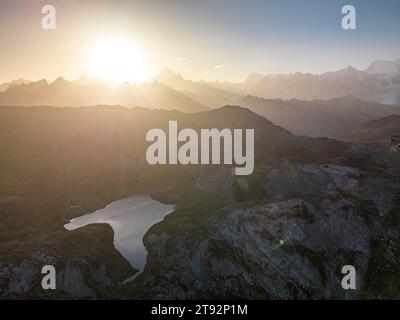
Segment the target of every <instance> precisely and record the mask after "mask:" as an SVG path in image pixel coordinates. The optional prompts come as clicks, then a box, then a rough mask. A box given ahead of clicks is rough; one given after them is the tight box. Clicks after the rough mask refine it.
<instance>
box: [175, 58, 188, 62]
mask: <svg viewBox="0 0 400 320" xmlns="http://www.w3.org/2000/svg"><path fill="white" fill-rule="evenodd" d="M176 60H178V61H179V62H187V59H186V58H182V57H178V58H176Z"/></svg>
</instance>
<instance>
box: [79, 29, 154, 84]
mask: <svg viewBox="0 0 400 320" xmlns="http://www.w3.org/2000/svg"><path fill="white" fill-rule="evenodd" d="M86 72H87V74H88V76H89V77H92V78H93V77H100V78H102V79H104V80H106V81H107V82H109V83H110V84H112V85H119V84H121V83H122V82H129V83H143V82H145V81H146V80H147V79H148V76H149V75H148V68H147V67H146V63H145V56H144V54H143V51H142V50H140V48H139V47H137V46H136V45H135V43H134V42H132V41H129V40H128V39H124V38H115V37H114V38H113V37H111V38H110V37H109V38H106V39H103V40H102V41H100V42H99V43H97V44H96V45H95V46H94V47H93V49H92V52H91V55H90V58H89V62H88V66H87V70H86Z"/></svg>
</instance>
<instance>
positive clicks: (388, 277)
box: [0, 106, 400, 299]
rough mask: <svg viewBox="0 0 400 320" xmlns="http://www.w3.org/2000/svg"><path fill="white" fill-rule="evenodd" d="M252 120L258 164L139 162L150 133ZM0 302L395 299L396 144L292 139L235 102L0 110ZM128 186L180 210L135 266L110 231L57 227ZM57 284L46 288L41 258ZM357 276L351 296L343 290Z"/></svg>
mask: <svg viewBox="0 0 400 320" xmlns="http://www.w3.org/2000/svg"><path fill="white" fill-rule="evenodd" d="M168 120H177V121H178V125H179V127H181V128H184V127H191V128H194V129H199V128H214V127H215V128H244V129H245V128H254V129H255V156H256V157H255V171H254V173H253V174H252V175H250V176H246V177H238V176H235V175H234V170H233V167H232V166H228V165H221V166H218V165H213V166H180V165H177V166H162V167H157V166H154V167H153V166H149V165H147V164H146V162H145V159H144V156H145V148H146V143H145V139H144V137H145V133H146V131H147V130H148V129H149V128H156V127H159V128H166V126H167V123H168ZM0 148H1V150H2V153H1V156H0V166H1V168H2V170H1V171H0V274H1V277H0V298H1V299H11V298H17V299H26V298H37V299H42V298H47V299H62V298H72V299H82V298H92V299H94V298H98V299H116V298H117V299H130V298H139V299H143V298H150V299H153V298H159V299H172V298H180V299H188V298H205V299H213V298H249V299H265V298H267V299H321V298H323V299H348V298H357V299H375V298H377V299H383V298H388V299H395V298H399V297H400V281H399V275H400V260H399V258H398V257H399V253H400V241H399V239H400V237H399V231H400V220H399V209H400V153H399V152H398V151H397V150H396V149H394V148H389V147H388V146H386V145H382V144H379V145H375V144H372V145H371V144H364V143H346V142H341V141H337V140H332V139H327V138H318V139H317V138H309V137H304V136H295V135H293V134H291V133H290V132H288V131H286V130H285V129H283V128H281V127H278V126H275V125H274V124H273V123H271V122H270V121H268V120H267V119H265V118H264V117H261V116H259V115H256V114H254V113H252V112H251V111H249V110H247V109H244V108H240V107H232V106H231V107H229V106H227V107H224V108H220V109H216V110H212V111H205V112H200V113H193V114H184V113H180V112H177V111H162V110H153V111H151V110H146V109H142V108H134V109H126V108H123V107H107V106H104V107H91V108H51V107H32V108H19V107H4V108H0ZM136 193H149V194H151V196H152V197H153V198H155V199H157V200H159V201H162V202H165V203H174V204H176V211H175V212H174V213H172V214H170V215H168V216H167V217H166V218H165V219H164V220H163V221H162V222H160V223H158V224H156V225H153V226H152V227H151V228H150V229H149V230H148V232H147V233H146V235H145V237H144V243H145V246H146V248H147V250H148V253H149V255H148V258H147V264H146V267H145V269H144V272H143V273H142V274H140V275H139V276H138V277H137V278H136V280H135V281H133V282H129V283H125V284H124V283H123V280H124V279H126V278H127V277H129V276H130V275H132V274H134V273H135V272H136V270H135V269H134V268H132V267H131V266H130V265H129V264H128V262H127V261H126V260H125V259H124V258H123V257H122V256H121V255H120V254H119V253H118V251H116V250H115V248H114V247H113V240H112V230H111V228H110V227H108V226H106V225H101V224H99V225H92V226H87V227H84V228H82V229H78V230H75V231H72V232H71V231H66V230H65V229H64V228H63V225H64V224H65V221H66V220H67V219H70V218H72V217H76V216H80V215H82V214H83V213H87V212H92V211H93V210H96V209H99V208H102V207H104V206H105V205H107V204H108V203H110V202H112V201H114V200H117V199H121V198H123V197H125V196H128V195H132V194H136ZM48 263H49V264H52V265H54V266H55V267H56V269H57V290H55V291H45V290H42V289H41V287H40V281H41V277H42V275H41V274H40V268H41V266H42V265H43V264H48ZM346 264H352V265H354V266H355V267H356V269H357V290H347V291H346V290H343V289H342V288H341V286H340V282H341V279H342V276H343V275H342V274H341V273H340V270H341V267H342V266H343V265H346Z"/></svg>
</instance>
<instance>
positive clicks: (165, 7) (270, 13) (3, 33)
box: [0, 0, 400, 82]
mask: <svg viewBox="0 0 400 320" xmlns="http://www.w3.org/2000/svg"><path fill="white" fill-rule="evenodd" d="M45 4H51V5H54V7H55V8H56V29H55V30H51V31H49V30H44V29H43V28H42V27H41V20H42V17H43V14H42V13H41V9H42V7H43V6H44V5H45ZM346 4H351V5H353V6H354V7H355V8H356V12H357V29H356V30H344V29H343V28H342V27H341V19H342V17H343V15H342V14H341V8H342V6H343V5H346ZM0 26H1V27H0V44H1V50H0V71H1V72H0V81H1V82H4V81H9V80H12V79H17V78H26V79H30V80H39V79H41V78H46V79H48V80H50V81H51V80H54V79H55V78H57V77H59V76H63V77H65V78H67V79H75V78H77V77H79V76H80V75H81V74H83V73H87V71H88V68H89V67H88V66H90V65H91V62H93V61H92V60H93V59H95V58H93V57H94V55H95V54H96V53H94V52H95V51H96V48H99V42H101V41H103V42H104V40H103V39H106V38H107V39H112V38H123V39H125V40H126V41H127V42H129V43H131V44H133V46H134V47H135V48H137V50H138V51H139V52H140V56H141V58H140V59H141V60H140V61H139V60H137V61H135V62H134V63H133V65H132V67H133V68H136V67H138V65H139V64H143V65H141V67H142V69H145V71H143V70H142V71H141V72H143V76H145V77H146V78H147V79H150V78H151V77H152V76H154V75H156V74H157V73H158V72H160V71H161V70H162V69H163V68H165V67H168V68H171V69H173V70H174V71H176V72H179V73H181V74H182V75H183V76H184V77H186V78H189V79H194V80H197V79H204V80H229V81H243V80H244V79H245V78H246V77H247V75H248V74H249V73H251V72H259V73H264V74H265V73H268V74H271V73H290V72H310V73H323V72H326V71H333V70H338V69H342V68H345V67H347V66H348V65H351V66H353V67H356V68H358V69H364V68H366V67H367V66H368V64H369V63H370V62H371V61H373V60H376V59H383V60H394V59H399V58H400V40H399V34H400V1H397V0H380V1H377V0H347V1H339V0H325V1H321V0H270V1H268V0H259V1H257V0H249V1H242V0H196V1H192V0H159V1H156V0H147V1H135V0H130V1H116V0H114V1H109V0H92V1H90V0H86V1H80V0H44V1H43V0H29V1H28V0H1V2H0ZM125 40H124V41H125ZM106 44H107V43H106ZM103 45H104V43H103ZM100 47H101V46H100ZM97 50H98V49H97ZM136 59H138V58H136ZM122 62H124V61H122ZM101 63H102V60H101V59H100V64H101Z"/></svg>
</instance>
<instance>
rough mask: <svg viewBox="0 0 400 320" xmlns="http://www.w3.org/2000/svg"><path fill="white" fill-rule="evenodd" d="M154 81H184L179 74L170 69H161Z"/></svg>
mask: <svg viewBox="0 0 400 320" xmlns="http://www.w3.org/2000/svg"><path fill="white" fill-rule="evenodd" d="M154 80H156V81H160V82H171V81H182V80H184V79H183V78H182V76H181V74H180V73H175V72H174V71H173V70H172V69H170V68H165V69H163V70H162V71H161V72H160V73H159V74H158V75H157V76H156V77H155V78H154Z"/></svg>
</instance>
